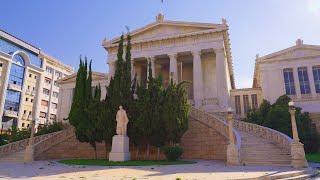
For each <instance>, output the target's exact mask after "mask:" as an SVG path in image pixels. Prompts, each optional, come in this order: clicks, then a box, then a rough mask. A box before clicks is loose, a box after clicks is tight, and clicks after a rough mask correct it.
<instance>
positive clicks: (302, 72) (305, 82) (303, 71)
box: [298, 67, 310, 94]
mask: <svg viewBox="0 0 320 180" xmlns="http://www.w3.org/2000/svg"><path fill="white" fill-rule="evenodd" d="M298 76H299V83H300V91H301V94H310V84H309V77H308V70H307V67H299V68H298Z"/></svg>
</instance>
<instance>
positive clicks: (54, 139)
mask: <svg viewBox="0 0 320 180" xmlns="http://www.w3.org/2000/svg"><path fill="white" fill-rule="evenodd" d="M74 135H75V134H74V129H73V128H71V127H69V128H67V129H65V130H62V131H59V132H58V133H55V134H53V135H52V136H50V137H48V138H47V139H46V140H45V141H39V142H38V143H35V144H34V157H35V158H37V156H38V155H40V154H41V153H42V152H44V151H46V150H48V149H49V148H51V147H52V146H54V145H56V144H58V143H60V142H62V141H64V140H66V139H68V138H70V137H72V136H74Z"/></svg>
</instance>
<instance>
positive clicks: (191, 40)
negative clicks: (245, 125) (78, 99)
mask: <svg viewBox="0 0 320 180" xmlns="http://www.w3.org/2000/svg"><path fill="white" fill-rule="evenodd" d="M131 36H132V40H131V42H132V51H131V53H132V62H131V63H132V67H133V68H132V75H135V74H136V75H137V80H138V82H139V83H140V84H145V83H146V81H147V63H148V62H151V68H152V72H153V76H162V78H163V80H164V85H165V86H166V85H167V84H168V82H169V80H170V78H172V79H173V81H175V82H181V81H188V82H190V86H189V89H188V95H189V99H190V100H191V101H192V102H193V104H194V105H195V106H196V107H202V108H204V109H206V110H208V111H211V112H225V111H226V110H227V108H228V107H230V90H231V89H234V88H235V87H234V78H233V67H232V56H231V48H230V40H229V34H228V25H227V22H226V20H224V19H223V20H222V23H220V24H213V23H212V24H210V23H194V22H180V21H169V20H165V19H164V16H163V15H162V14H159V15H158V16H157V17H156V21H155V22H154V23H151V24H148V25H146V26H144V27H142V28H140V29H137V30H134V31H132V32H131ZM118 42H119V37H116V38H114V39H112V40H104V41H103V43H102V45H103V47H104V48H105V49H106V51H107V52H108V58H107V64H108V65H109V74H110V76H113V74H114V72H115V62H116V58H117V49H118Z"/></svg>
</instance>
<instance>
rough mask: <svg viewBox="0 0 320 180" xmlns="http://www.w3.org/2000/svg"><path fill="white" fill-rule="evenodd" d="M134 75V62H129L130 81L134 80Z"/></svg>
mask: <svg viewBox="0 0 320 180" xmlns="http://www.w3.org/2000/svg"><path fill="white" fill-rule="evenodd" d="M135 74H136V72H135V67H134V60H131V80H133V79H134V76H135Z"/></svg>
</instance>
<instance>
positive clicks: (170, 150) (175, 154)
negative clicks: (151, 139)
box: [162, 146, 183, 161]
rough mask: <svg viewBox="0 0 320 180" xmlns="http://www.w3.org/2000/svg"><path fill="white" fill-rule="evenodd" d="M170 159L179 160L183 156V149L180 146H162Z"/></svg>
mask: <svg viewBox="0 0 320 180" xmlns="http://www.w3.org/2000/svg"><path fill="white" fill-rule="evenodd" d="M162 151H163V153H164V154H165V156H166V158H167V160H168V161H177V160H178V159H180V158H181V156H182V153H183V149H182V148H181V147H180V146H166V147H163V148H162Z"/></svg>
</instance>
